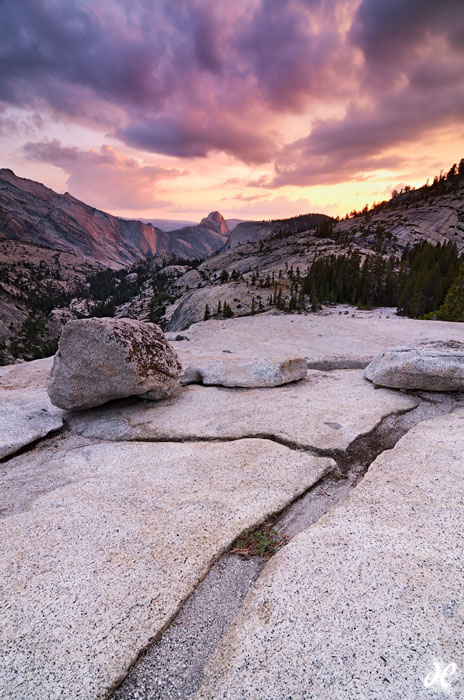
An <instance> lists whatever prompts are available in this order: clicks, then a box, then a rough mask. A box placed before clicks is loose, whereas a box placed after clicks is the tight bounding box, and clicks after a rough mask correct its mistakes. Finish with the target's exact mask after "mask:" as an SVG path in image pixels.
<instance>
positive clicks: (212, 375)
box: [181, 356, 308, 388]
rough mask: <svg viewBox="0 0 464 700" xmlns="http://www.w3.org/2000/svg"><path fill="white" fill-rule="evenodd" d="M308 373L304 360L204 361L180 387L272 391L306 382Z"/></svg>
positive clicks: (189, 371)
mask: <svg viewBox="0 0 464 700" xmlns="http://www.w3.org/2000/svg"><path fill="white" fill-rule="evenodd" d="M307 371H308V368H307V366H306V360H305V359H304V358H302V357H282V358H270V359H267V358H259V359H258V358H255V359H251V358H246V357H245V358H244V357H241V358H240V357H228V358H227V359H225V358H224V357H217V356H216V357H201V358H199V359H198V361H196V362H194V363H192V364H190V365H188V366H187V367H186V369H185V372H184V374H183V377H182V379H181V384H204V385H205V386H211V385H220V386H229V387H234V386H235V387H248V388H255V387H272V386H280V385H282V384H289V383H290V382H296V381H299V380H300V379H304V378H305V377H306V373H307Z"/></svg>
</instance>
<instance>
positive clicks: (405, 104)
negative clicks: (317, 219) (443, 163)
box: [0, 0, 464, 187]
mask: <svg viewBox="0 0 464 700" xmlns="http://www.w3.org/2000/svg"><path fill="white" fill-rule="evenodd" d="M0 2H1V22H0V108H1V105H3V106H5V105H13V106H19V107H22V108H24V109H26V110H30V111H31V112H34V113H37V112H39V113H41V114H42V115H44V116H46V115H47V114H52V115H53V117H54V118H62V119H64V120H74V121H78V122H80V123H84V124H90V125H92V126H96V127H98V128H100V129H104V130H105V132H106V133H108V132H109V133H111V134H113V135H115V136H117V137H118V138H119V139H121V140H122V141H124V142H125V143H127V144H129V145H131V146H133V147H136V148H139V149H143V150H147V151H151V152H154V153H163V154H168V155H174V156H180V157H184V158H198V157H205V156H207V155H208V154H209V153H211V152H214V151H222V152H225V153H228V154H230V155H233V156H236V157H237V158H239V159H241V160H243V161H245V162H250V163H268V162H274V163H275V169H276V173H275V177H274V178H273V179H272V180H271V181H269V180H263V181H262V183H261V184H262V186H266V185H267V186H269V185H270V186H274V187H278V186H281V185H284V184H289V183H293V184H301V185H305V184H314V183H323V182H335V181H339V180H341V179H347V178H356V177H357V178H359V177H361V173H363V172H369V171H370V170H373V169H375V168H377V167H380V166H382V167H386V166H387V164H388V163H390V165H392V164H393V163H399V157H398V155H395V153H394V152H392V149H393V150H394V148H395V147H396V146H398V145H400V144H403V143H405V142H411V141H413V140H414V139H417V138H419V137H420V136H421V135H422V134H424V133H426V132H427V130H430V129H433V128H437V127H440V126H442V125H446V124H451V123H453V121H454V122H455V123H458V122H459V123H461V122H462V97H461V96H462V95H463V94H464V12H463V0H440V1H438V0H388V1H386V0H361V2H358V0H286V1H285V2H284V1H283V0H235V2H233V3H231V2H230V0H214V1H213V0H176V1H175V2H173V1H172V0H106V1H105V2H97V0H67V1H66V2H59V1H58V0H21V1H20V2H19V1H18V0H0ZM321 105H322V106H323V107H324V110H322V111H321ZM336 109H338V113H340V114H342V113H343V114H344V116H343V118H340V120H339V121H334V120H333V118H331V119H330V120H329V119H327V117H326V120H325V121H321V119H320V117H319V120H318V121H317V120H316V121H315V115H320V114H321V113H324V114H326V115H327V114H334V113H335V112H336ZM302 114H308V132H309V133H308V134H307V135H306V136H305V137H304V138H299V139H298V140H297V141H295V142H294V143H291V140H292V135H291V133H286V132H285V124H286V122H285V119H286V118H287V117H288V116H289V115H302ZM4 119H7V117H4ZM5 123H7V122H5ZM310 127H312V129H311V131H309V129H310ZM298 128H299V130H300V133H301V123H300V124H299V127H298ZM29 138H30V137H29Z"/></svg>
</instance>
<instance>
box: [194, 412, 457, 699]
mask: <svg viewBox="0 0 464 700" xmlns="http://www.w3.org/2000/svg"><path fill="white" fill-rule="evenodd" d="M463 452H464V410H459V411H457V412H455V413H453V414H451V415H448V416H444V417H440V418H436V419H433V420H431V421H426V422H423V423H421V424H419V425H418V426H416V427H415V428H414V429H413V430H412V431H411V432H409V433H408V434H407V435H406V436H404V437H403V438H402V439H401V440H400V441H399V443H398V444H397V446H396V447H395V448H394V449H393V450H391V451H386V452H384V453H383V454H381V455H380V456H379V457H378V458H377V460H376V461H375V462H374V463H373V464H372V465H371V467H370V469H369V471H368V474H367V476H366V477H365V478H364V480H363V482H362V483H361V484H360V485H359V486H358V487H357V488H356V489H354V490H353V491H352V492H351V494H350V496H349V497H348V498H347V499H346V500H345V501H342V502H341V503H340V504H339V505H338V506H336V507H335V508H333V509H332V510H331V511H329V512H328V513H327V514H326V515H325V516H324V517H323V518H322V519H321V520H319V521H318V522H317V523H315V524H314V525H313V526H311V527H310V528H308V529H307V530H305V531H304V532H303V533H301V534H300V535H298V536H297V537H295V538H294V539H293V540H292V541H291V542H290V543H289V544H288V545H287V546H285V547H284V548H283V549H282V550H281V551H280V552H278V553H277V554H276V555H275V556H274V557H273V558H272V559H271V561H270V562H269V563H268V564H267V566H266V567H265V569H264V571H263V572H262V574H261V575H260V577H259V578H258V580H257V582H256V584H255V586H254V587H253V589H252V590H251V591H250V592H249V594H248V596H247V598H246V599H245V602H244V604H243V606H242V608H241V610H240V612H239V613H238V615H237V617H236V618H235V621H234V622H233V623H232V625H231V627H230V628H229V630H228V632H227V634H226V636H225V637H224V639H223V642H222V643H221V645H220V646H219V648H218V650H217V652H216V654H215V656H214V657H213V658H212V660H211V661H210V663H209V666H208V667H207V670H206V673H205V676H204V679H203V683H202V685H201V687H200V689H199V691H198V692H197V694H196V695H195V700H219V698H221V700H222V699H224V700H225V699H226V698H227V699H228V700H232V699H233V700H239V699H240V700H242V699H243V700H245V698H246V700H262V698H266V699H268V700H280V699H281V698H294V697H295V698H296V697H298V698H303V699H306V700H313V699H314V698H317V700H351V699H352V698H353V699H354V698H356V699H357V698H363V700H378V699H379V698H388V699H389V700H390V699H392V700H393V699H395V700H396V699H397V698H398V699H399V698H402V700H430V698H433V700H436V699H438V698H443V697H448V698H456V700H457V699H458V698H461V697H463V692H464V685H463V683H464V681H463V676H462V669H463V668H464V634H463V630H464V606H463V598H462V550H463V539H462V533H463V531H464V510H463V502H464V478H463V476H464V464H463V460H462V455H463ZM450 664H455V666H454V667H453V666H450ZM437 668H438V669H439V671H438V672H437ZM446 668H447V669H448V671H447V673H445V674H444V675H443V673H444V670H445V669H446ZM453 668H454V672H453ZM441 679H443V681H444V683H445V684H446V685H447V686H448V687H446V688H445V685H442V684H441ZM427 684H428V685H427Z"/></svg>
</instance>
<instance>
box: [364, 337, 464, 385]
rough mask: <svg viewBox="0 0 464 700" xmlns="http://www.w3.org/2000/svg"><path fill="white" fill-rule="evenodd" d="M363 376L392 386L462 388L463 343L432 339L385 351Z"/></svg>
mask: <svg viewBox="0 0 464 700" xmlns="http://www.w3.org/2000/svg"><path fill="white" fill-rule="evenodd" d="M364 376H365V377H366V378H367V379H369V380H370V381H371V382H373V383H374V384H377V385H379V386H386V387H390V388H392V389H421V390H423V391H464V343H461V342H459V341H457V340H447V341H443V340H435V341H425V342H422V343H418V344H416V345H404V346H401V347H397V348H392V349H391V350H385V352H383V353H382V354H381V355H379V356H378V357H376V358H375V360H373V361H372V362H371V363H370V364H369V365H368V366H367V367H366V369H365V372H364Z"/></svg>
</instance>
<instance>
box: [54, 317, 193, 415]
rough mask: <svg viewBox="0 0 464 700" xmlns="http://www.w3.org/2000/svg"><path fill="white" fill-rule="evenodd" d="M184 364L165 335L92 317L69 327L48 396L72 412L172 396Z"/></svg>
mask: <svg viewBox="0 0 464 700" xmlns="http://www.w3.org/2000/svg"><path fill="white" fill-rule="evenodd" d="M181 373H182V366H181V363H180V361H179V359H178V357H177V355H176V353H175V352H174V350H173V348H172V347H171V345H170V344H169V343H168V341H167V340H166V337H165V335H164V333H163V331H162V330H161V329H160V328H159V327H158V326H156V325H155V324H154V323H143V322H142V321H134V320H132V319H127V318H125V319H113V318H90V319H85V320H80V321H70V322H69V323H68V324H67V325H66V326H65V328H64V330H63V333H62V335H61V338H60V342H59V345H58V352H57V353H56V355H55V360H54V363H53V367H52V372H51V380H50V384H49V386H48V395H49V396H50V399H51V401H52V403H54V404H55V406H59V407H60V408H64V409H67V410H73V409H84V408H92V407H93V406H100V405H101V404H104V403H106V402H107V401H111V400H113V399H120V398H124V397H126V396H133V395H136V396H143V397H144V398H146V399H153V400H159V399H164V398H167V397H168V396H171V394H172V393H173V392H174V391H175V389H176V388H177V386H178V383H179V382H178V379H179V376H180V374H181Z"/></svg>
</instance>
